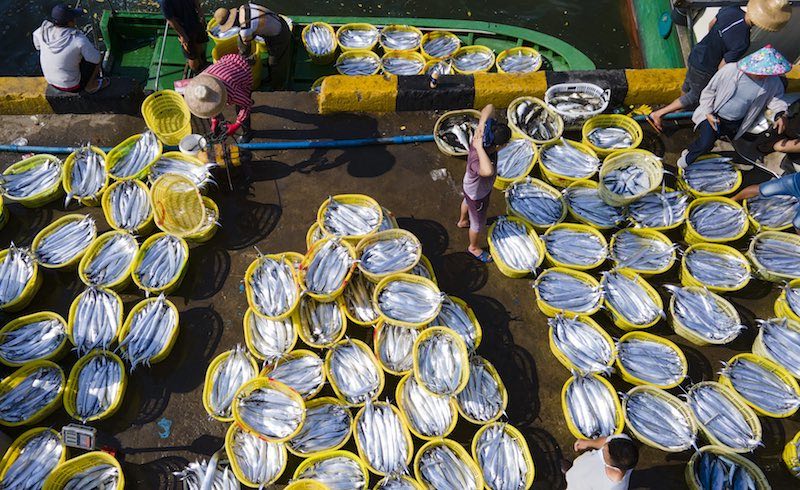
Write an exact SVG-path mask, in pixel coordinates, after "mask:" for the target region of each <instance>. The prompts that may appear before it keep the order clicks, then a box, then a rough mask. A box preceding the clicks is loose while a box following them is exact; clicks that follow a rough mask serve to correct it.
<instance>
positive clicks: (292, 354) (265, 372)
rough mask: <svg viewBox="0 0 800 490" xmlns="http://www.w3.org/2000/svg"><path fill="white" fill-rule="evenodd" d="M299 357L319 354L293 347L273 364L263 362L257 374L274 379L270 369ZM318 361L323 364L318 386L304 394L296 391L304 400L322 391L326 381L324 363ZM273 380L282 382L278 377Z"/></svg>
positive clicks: (272, 369)
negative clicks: (262, 366)
mask: <svg viewBox="0 0 800 490" xmlns="http://www.w3.org/2000/svg"><path fill="white" fill-rule="evenodd" d="M301 357H315V358H317V359H319V358H320V356H319V355H317V353H316V352H314V351H310V350H308V349H295V350H293V351H290V352H289V353H287V354H286V355H284V356H283V357H281V358H280V359H278V360H277V361H275V363H274V364H265V365H264V368H263V369H262V370H261V372H260V373H259V374H258V375H259V376H262V377H267V378H271V379H275V378H272V376H271V374H272V371H274V370H275V369H277V368H278V367H279V366H281V365H283V364H286V363H287V362H289V361H294V360H296V359H300V358H301ZM320 363H321V364H323V366H322V368H321V369H322V381H320V383H319V386H317V387H316V388H314V390H313V391H311V392H310V393H305V394H304V393H300V392H298V393H300V396H302V397H303V400H306V401H308V400H311V399H312V398H314V397H315V396H317V395H318V394H319V392H320V391H322V388H323V387H324V386H325V381H326V373H325V367H324V363H323V362H322V361H321V360H320ZM275 381H280V382H281V383H283V381H281V380H279V379H276V380H275ZM284 384H285V383H284ZM287 386H289V385H287ZM289 388H292V387H291V386H289ZM295 391H297V390H295Z"/></svg>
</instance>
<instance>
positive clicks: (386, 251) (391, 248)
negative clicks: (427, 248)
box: [360, 235, 422, 275]
mask: <svg viewBox="0 0 800 490" xmlns="http://www.w3.org/2000/svg"><path fill="white" fill-rule="evenodd" d="M379 236H380V235H379ZM421 248H422V246H421V245H420V243H419V240H417V239H416V238H410V237H407V236H400V237H396V238H395V237H393V238H387V237H384V238H381V239H378V238H377V237H376V239H375V241H374V242H372V243H370V244H369V245H367V246H366V247H364V249H363V250H362V252H361V259H360V265H361V268H362V269H363V270H365V271H367V272H369V273H372V274H381V275H382V274H387V275H388V274H393V273H397V272H401V271H404V270H408V269H409V268H411V267H412V266H413V265H414V264H416V262H417V260H418V256H419V253H420V249H421Z"/></svg>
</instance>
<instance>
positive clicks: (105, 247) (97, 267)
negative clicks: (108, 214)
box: [83, 233, 139, 286]
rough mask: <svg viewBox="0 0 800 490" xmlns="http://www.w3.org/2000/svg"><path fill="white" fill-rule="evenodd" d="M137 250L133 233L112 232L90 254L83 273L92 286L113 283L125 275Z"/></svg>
mask: <svg viewBox="0 0 800 490" xmlns="http://www.w3.org/2000/svg"><path fill="white" fill-rule="evenodd" d="M138 251H139V245H138V244H137V243H136V238H134V237H133V235H128V234H121V233H114V234H113V235H111V237H110V238H108V239H107V240H106V241H104V242H103V244H102V245H101V246H100V249H99V250H97V251H96V252H95V253H94V255H92V257H91V259H90V260H89V261H88V262H87V263H86V266H85V267H84V269H83V273H84V275H85V276H86V278H87V279H88V281H89V284H91V285H93V286H105V285H107V284H113V283H115V282H117V281H119V280H120V279H121V278H123V277H125V276H127V274H128V273H129V271H130V268H131V264H132V263H133V259H134V258H135V257H136V252H138Z"/></svg>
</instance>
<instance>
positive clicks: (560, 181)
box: [539, 139, 599, 187]
mask: <svg viewBox="0 0 800 490" xmlns="http://www.w3.org/2000/svg"><path fill="white" fill-rule="evenodd" d="M562 141H563V142H564V143H566V144H568V145H570V146H571V147H573V148H575V149H576V150H578V151H580V152H581V153H585V154H587V155H589V156H591V157H595V158H597V154H596V153H595V152H594V150H592V149H591V148H590V147H588V146H587V145H584V144H583V143H579V142H577V141H572V140H568V139H564V140H560V139H559V140H553V141H549V142H547V143H544V144H543V145H542V146H541V149H540V150H539V170H540V172H541V173H542V178H543V179H544V180H545V181H546V182H548V183H550V184H552V185H554V186H557V187H569V186H570V185H571V184H572V183H574V182H579V181H585V180H588V179H591V178H593V177H594V175H595V174H594V173H593V174H592V175H587V176H586V177H584V178H583V179H576V178H575V177H570V176H567V175H562V174H559V173H557V172H554V171H552V170H550V169H549V168H547V166H546V165H545V164H544V163H542V159H543V157H544V152H545V151H547V149H548V148H552V147H554V146H559V145H561V144H563V143H562ZM598 168H599V160H598Z"/></svg>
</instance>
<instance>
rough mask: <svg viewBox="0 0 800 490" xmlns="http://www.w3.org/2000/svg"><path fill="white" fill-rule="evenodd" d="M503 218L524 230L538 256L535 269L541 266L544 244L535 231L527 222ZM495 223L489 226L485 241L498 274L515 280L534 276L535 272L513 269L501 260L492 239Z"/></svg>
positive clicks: (508, 217)
mask: <svg viewBox="0 0 800 490" xmlns="http://www.w3.org/2000/svg"><path fill="white" fill-rule="evenodd" d="M505 218H506V219H507V220H508V221H510V222H512V223H515V224H518V225H520V226H522V227H523V228H525V231H526V232H527V235H528V238H529V239H530V241H531V243H532V244H533V247H534V248H535V249H536V252H537V255H538V257H537V258H536V267H537V268H539V267H540V266H541V265H542V262H543V261H544V257H545V247H544V242H543V241H542V239H541V238H539V235H538V234H537V233H536V230H535V229H534V228H533V226H531V225H530V224H529V223H528V222H527V221H525V220H523V219H521V218H516V217H514V216H507V217H505ZM497 223H498V221H495V222H494V223H492V224H491V226H489V231H488V233H487V236H486V240H487V241H488V242H489V252H490V253H491V254H492V259H494V260H493V262H494V264H495V265H496V266H497V269H498V270H500V272H501V273H503V275H504V276H507V277H511V278H515V279H519V278H522V277H525V276H529V275H531V274H534V273H535V271H530V270H524V269H514V268H513V267H511V266H510V265H509V264H507V263H506V262H505V261H504V260H503V258H502V257H501V255H500V254H499V253H498V250H497V244H496V242H495V238H494V229H495V227H497Z"/></svg>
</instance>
